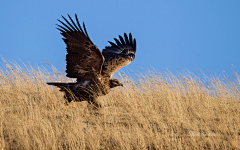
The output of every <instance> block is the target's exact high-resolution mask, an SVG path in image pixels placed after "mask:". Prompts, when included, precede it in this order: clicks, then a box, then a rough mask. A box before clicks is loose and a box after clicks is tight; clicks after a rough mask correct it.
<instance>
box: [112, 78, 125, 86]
mask: <svg viewBox="0 0 240 150" xmlns="http://www.w3.org/2000/svg"><path fill="white" fill-rule="evenodd" d="M109 84H110V88H114V87H116V86H123V84H122V83H121V82H120V81H119V80H118V79H110V80H109Z"/></svg>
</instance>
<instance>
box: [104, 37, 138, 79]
mask: <svg viewBox="0 0 240 150" xmlns="http://www.w3.org/2000/svg"><path fill="white" fill-rule="evenodd" d="M119 39H120V41H119V40H118V39H116V38H114V40H115V42H116V44H115V43H113V42H110V41H108V42H109V43H110V44H111V46H108V47H106V48H105V49H103V51H102V54H103V56H104V58H105V61H104V63H103V67H102V75H109V76H110V77H111V76H112V75H113V74H114V73H115V72H116V71H118V70H119V69H120V68H122V67H124V66H127V65H128V64H130V63H131V62H132V61H133V60H134V58H135V53H136V39H132V34H131V33H130V34H129V37H128V36H127V34H126V33H124V39H123V37H121V36H120V35H119Z"/></svg>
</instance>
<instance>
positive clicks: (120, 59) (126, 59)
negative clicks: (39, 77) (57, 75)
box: [47, 14, 136, 108]
mask: <svg viewBox="0 0 240 150" xmlns="http://www.w3.org/2000/svg"><path fill="white" fill-rule="evenodd" d="M68 17H69V19H70V21H69V20H67V19H66V18H65V17H63V16H62V18H63V19H64V20H65V23H64V22H62V21H61V20H58V21H59V22H60V23H61V25H58V24H57V26H58V27H57V29H58V30H59V31H60V34H61V35H62V36H63V37H64V38H63V41H64V42H65V44H66V49H67V55H66V76H67V77H69V78H77V80H76V82H75V83H62V82H47V84H48V85H53V86H57V87H59V88H60V91H63V92H64V93H65V94H64V97H65V99H66V100H67V101H66V102H67V104H69V103H70V102H71V101H88V103H90V104H93V106H95V107H97V108H99V107H101V104H100V103H99V102H97V98H98V97H99V96H102V95H106V94H108V93H109V92H110V90H111V89H112V88H114V87H117V86H123V84H122V83H121V82H120V81H119V80H118V79H111V77H112V75H113V74H114V73H115V72H116V71H118V70H119V69H120V68H122V67H124V66H127V65H128V64H130V63H131V62H132V61H133V60H134V58H135V53H136V39H135V38H134V39H133V38H132V34H131V33H129V35H127V34H126V33H124V37H122V36H120V35H119V40H118V39H116V38H114V40H115V42H116V43H113V42H111V41H108V42H109V43H110V45H111V46H106V47H105V48H104V49H103V50H102V52H100V50H99V49H98V48H97V46H96V45H94V44H93V42H92V41H91V39H90V38H89V36H88V33H87V30H86V27H85V24H84V22H83V28H82V27H81V25H80V23H79V21H78V17H77V15H76V14H75V19H76V21H75V22H74V21H73V19H72V18H71V17H70V15H68Z"/></svg>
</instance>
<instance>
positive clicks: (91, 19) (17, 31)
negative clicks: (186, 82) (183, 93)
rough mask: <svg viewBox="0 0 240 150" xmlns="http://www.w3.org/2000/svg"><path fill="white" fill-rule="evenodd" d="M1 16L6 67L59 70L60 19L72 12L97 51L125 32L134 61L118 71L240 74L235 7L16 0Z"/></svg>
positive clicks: (171, 1) (204, 1)
mask: <svg viewBox="0 0 240 150" xmlns="http://www.w3.org/2000/svg"><path fill="white" fill-rule="evenodd" d="M0 13H1V15H0V19H1V24H0V31H1V32H0V45H1V46H0V52H1V53H0V56H1V57H3V58H4V59H6V60H15V61H18V60H19V59H21V60H22V61H23V62H30V64H31V65H33V66H36V65H38V66H40V67H41V66H43V67H46V66H47V64H46V63H45V61H46V62H48V63H50V64H52V65H53V66H55V67H56V68H57V69H58V70H60V71H64V69H65V55H66V50H65V44H64V43H63V41H62V39H61V38H62V36H61V35H60V34H59V31H58V30H57V29H56V24H57V23H58V21H57V19H61V20H62V18H61V15H63V16H65V17H67V14H70V15H71V16H74V14H75V13H77V15H78V17H79V20H80V22H83V21H84V22H85V24H86V27H87V31H88V34H89V36H90V38H91V40H92V41H93V43H94V44H95V45H96V46H97V47H98V48H99V49H103V48H104V47H105V46H108V45H109V44H108V42H107V41H113V38H116V37H118V35H123V33H125V32H126V33H129V32H131V33H132V35H133V37H135V38H136V40H137V53H136V58H135V60H134V61H133V62H132V63H131V64H130V65H129V66H127V67H124V68H122V69H121V71H124V72H130V70H133V71H141V69H140V68H142V69H143V70H147V68H148V67H149V66H148V65H149V64H150V65H151V66H152V67H153V68H155V69H158V70H160V71H166V70H169V71H171V72H173V73H178V72H182V70H185V69H187V70H189V71H190V72H193V73H195V74H199V71H202V72H204V73H206V74H208V73H210V74H211V73H213V74H223V71H225V72H227V73H228V74H232V72H233V71H235V69H236V70H238V71H239V70H240V59H239V58H240V1H239V0H235V1H234V0H232V1H226V0H211V1H209V0H201V1H190V0H188V1H187V0H181V1H179V0H168V1H166V0H158V1H143V0H131V1H126V0H122V1H112V0H105V1H96V0H95V1H94V0H93V1H91V2H90V1H80V0H78V1H66V0H58V1H49V0H48V1H46V0H42V1H26V0H21V1H16V0H15V1H2V2H1V4H0ZM0 64H1V65H2V64H3V63H0ZM232 65H233V66H234V67H235V68H234V67H233V66H232Z"/></svg>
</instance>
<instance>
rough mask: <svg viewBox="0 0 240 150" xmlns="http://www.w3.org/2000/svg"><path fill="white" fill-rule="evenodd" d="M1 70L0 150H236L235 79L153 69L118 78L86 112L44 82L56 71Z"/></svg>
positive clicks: (239, 131)
mask: <svg viewBox="0 0 240 150" xmlns="http://www.w3.org/2000/svg"><path fill="white" fill-rule="evenodd" d="M4 64H5V65H6V67H2V68H1V72H0V148H1V149H240V109H239V108H240V99H239V98H240V92H239V90H240V75H239V74H237V73H236V78H235V80H229V79H228V78H227V77H217V76H216V77H207V76H205V78H198V77H196V76H194V75H193V74H191V73H184V74H181V75H180V74H179V75H173V74H171V73H170V72H167V73H166V72H162V73H160V72H158V71H151V72H147V73H146V74H141V73H139V74H136V76H138V77H137V78H135V79H134V80H133V79H132V78H131V77H129V76H126V75H124V74H120V75H119V78H120V80H121V81H122V82H123V83H125V84H124V87H123V88H122V87H118V88H114V89H113V90H112V91H111V92H110V94H108V95H106V96H102V97H100V98H99V101H100V102H101V103H102V105H103V108H102V109H99V110H93V109H91V106H89V105H88V104H87V103H86V102H73V103H70V106H69V108H68V109H67V110H64V109H63V107H64V106H65V100H64V98H63V93H61V92H59V90H58V89H57V88H54V87H51V86H48V85H47V84H46V81H66V82H69V79H67V78H66V77H65V76H64V75H63V74H59V73H57V72H56V71H55V72H54V74H49V73H47V72H46V71H44V70H43V69H41V68H38V69H33V68H32V67H31V66H28V65H26V66H25V68H24V69H22V68H21V67H20V66H19V65H18V64H16V63H9V62H6V61H4Z"/></svg>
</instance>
